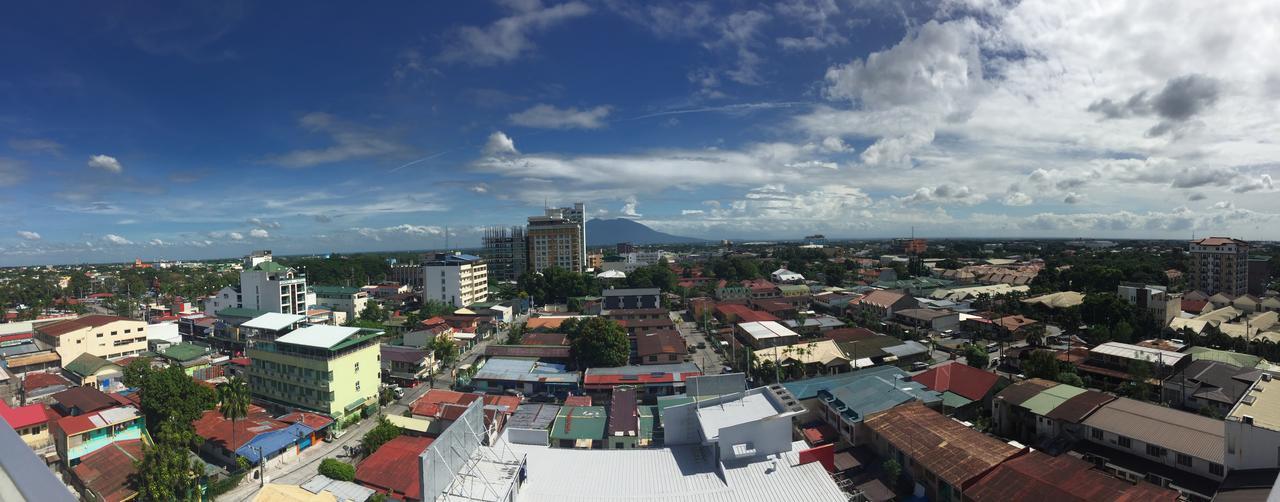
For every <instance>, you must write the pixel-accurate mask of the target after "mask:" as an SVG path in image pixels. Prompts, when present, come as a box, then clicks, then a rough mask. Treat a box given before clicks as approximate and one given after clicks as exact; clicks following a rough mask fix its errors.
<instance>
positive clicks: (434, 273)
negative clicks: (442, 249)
mask: <svg viewBox="0 0 1280 502" xmlns="http://www.w3.org/2000/svg"><path fill="white" fill-rule="evenodd" d="M422 284H423V286H422V301H423V302H424V303H425V302H427V301H429V300H435V301H438V302H444V303H448V304H450V305H453V306H455V307H465V306H467V305H471V304H473V303H480V302H484V301H488V299H489V268H488V266H486V265H485V263H484V261H483V260H481V259H480V257H478V256H472V255H467V254H461V253H454V254H445V253H441V254H438V255H436V258H435V259H434V260H430V261H428V262H426V263H424V264H423V266H422Z"/></svg>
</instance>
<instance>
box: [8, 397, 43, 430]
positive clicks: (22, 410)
mask: <svg viewBox="0 0 1280 502" xmlns="http://www.w3.org/2000/svg"><path fill="white" fill-rule="evenodd" d="M0 419H4V421H5V422H8V423H9V427H13V428H14V429H22V428H23V427H31V426H33V425H36V424H43V423H45V422H48V421H49V412H48V410H47V409H46V407H45V405H43V404H28V405H26V406H20V407H17V408H10V407H9V405H8V404H7V403H5V402H4V400H2V399H0Z"/></svg>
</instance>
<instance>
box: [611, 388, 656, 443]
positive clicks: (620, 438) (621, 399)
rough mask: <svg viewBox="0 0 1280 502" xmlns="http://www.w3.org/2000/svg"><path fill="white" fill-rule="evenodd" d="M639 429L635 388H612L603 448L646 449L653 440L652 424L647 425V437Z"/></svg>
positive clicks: (638, 408)
mask: <svg viewBox="0 0 1280 502" xmlns="http://www.w3.org/2000/svg"><path fill="white" fill-rule="evenodd" d="M641 428H642V426H641V424H640V406H639V404H638V402H637V401H636V390H635V388H632V387H627V386H619V387H614V388H613V398H612V399H610V400H609V423H608V428H607V429H606V430H605V432H606V434H605V439H604V443H605V444H604V447H605V448H606V449H610V450H623V449H632V448H645V447H648V446H649V445H650V442H651V441H652V438H653V423H652V422H650V423H649V424H648V429H649V430H648V431H647V432H648V434H647V436H648V437H644V436H645V435H644V434H641V432H640V431H641Z"/></svg>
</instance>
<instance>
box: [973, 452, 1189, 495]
mask: <svg viewBox="0 0 1280 502" xmlns="http://www.w3.org/2000/svg"><path fill="white" fill-rule="evenodd" d="M1180 497H1181V494H1179V493H1178V492H1177V491H1174V490H1170V489H1167V488H1161V487H1159V486H1156V485H1153V484H1151V483H1145V482H1141V481H1139V482H1137V483H1132V482H1129V481H1125V480H1122V479H1118V478H1115V477H1112V476H1109V475H1107V474H1105V473H1103V472H1101V471H1099V470H1098V469H1096V468H1095V467H1094V465H1093V464H1091V463H1089V462H1085V461H1083V460H1080V459H1078V458H1075V457H1073V456H1071V455H1058V456H1056V457H1051V456H1049V455H1046V454H1044V453H1041V452H1039V451H1035V450H1032V451H1026V452H1025V453H1023V454H1021V455H1018V456H1015V457H1013V458H1011V459H1009V460H1006V461H1004V462H1002V463H1001V464H1000V465H997V466H996V467H995V468H994V469H992V470H991V471H989V472H987V473H986V474H983V475H982V476H981V477H980V478H978V479H977V480H976V481H974V482H973V484H972V485H971V486H969V487H968V488H966V489H965V492H964V499H965V501H966V502H1005V501H1010V500H1041V501H1050V500H1079V501H1091V500H1113V501H1132V502H1137V501H1143V502H1176V501H1178V500H1180Z"/></svg>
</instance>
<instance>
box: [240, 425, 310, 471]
mask: <svg viewBox="0 0 1280 502" xmlns="http://www.w3.org/2000/svg"><path fill="white" fill-rule="evenodd" d="M313 432H315V430H314V429H312V428H310V427H307V426H305V425H303V424H293V425H290V426H288V427H285V428H283V429H279V430H274V431H270V432H264V433H262V434H258V435H257V436H254V438H253V439H250V440H249V442H247V443H245V444H244V445H243V446H241V447H240V448H239V449H237V450H236V454H237V455H240V456H241V457H244V458H245V460H248V461H249V463H251V464H254V465H257V463H258V450H259V449H261V450H262V454H263V455H264V456H266V457H267V458H273V457H275V456H276V454H278V453H280V451H281V450H284V449H285V448H288V447H291V446H293V445H294V444H296V443H298V442H299V440H301V439H302V438H305V437H308V436H310V435H311V433H313Z"/></svg>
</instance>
